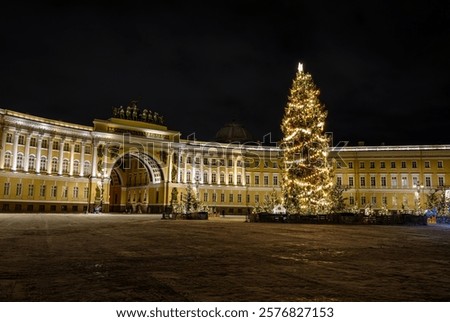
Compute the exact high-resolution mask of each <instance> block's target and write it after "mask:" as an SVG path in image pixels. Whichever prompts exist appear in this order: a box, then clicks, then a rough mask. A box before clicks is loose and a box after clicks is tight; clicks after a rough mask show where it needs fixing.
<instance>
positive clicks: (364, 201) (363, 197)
mask: <svg viewBox="0 0 450 322" xmlns="http://www.w3.org/2000/svg"><path fill="white" fill-rule="evenodd" d="M365 204H366V196H362V197H361V206H364V205H365Z"/></svg>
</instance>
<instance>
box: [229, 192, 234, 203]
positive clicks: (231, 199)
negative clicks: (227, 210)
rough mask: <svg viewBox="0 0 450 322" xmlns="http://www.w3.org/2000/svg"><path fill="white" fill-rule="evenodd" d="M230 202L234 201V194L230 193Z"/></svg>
mask: <svg viewBox="0 0 450 322" xmlns="http://www.w3.org/2000/svg"><path fill="white" fill-rule="evenodd" d="M228 202H233V194H232V193H230V194H229V196H228Z"/></svg>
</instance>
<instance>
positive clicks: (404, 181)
mask: <svg viewBox="0 0 450 322" xmlns="http://www.w3.org/2000/svg"><path fill="white" fill-rule="evenodd" d="M402 188H408V177H405V176H402Z"/></svg>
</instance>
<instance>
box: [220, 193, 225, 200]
mask: <svg viewBox="0 0 450 322" xmlns="http://www.w3.org/2000/svg"><path fill="white" fill-rule="evenodd" d="M220 202H225V194H224V193H221V194H220Z"/></svg>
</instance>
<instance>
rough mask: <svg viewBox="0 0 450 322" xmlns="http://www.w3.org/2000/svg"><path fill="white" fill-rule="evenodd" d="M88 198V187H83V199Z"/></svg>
mask: <svg viewBox="0 0 450 322" xmlns="http://www.w3.org/2000/svg"><path fill="white" fill-rule="evenodd" d="M88 197H89V187H84V190H83V198H84V199H87V198H88Z"/></svg>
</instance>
